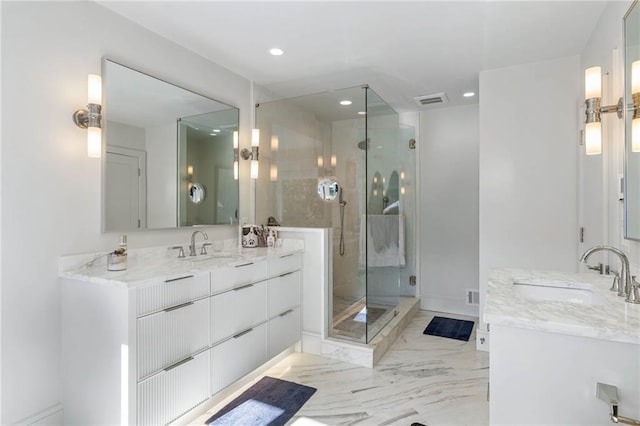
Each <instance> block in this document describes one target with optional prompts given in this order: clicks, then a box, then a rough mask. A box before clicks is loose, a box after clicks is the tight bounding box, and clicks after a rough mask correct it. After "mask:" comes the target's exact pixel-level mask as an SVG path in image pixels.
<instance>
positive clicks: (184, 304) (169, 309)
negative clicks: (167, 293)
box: [163, 302, 194, 312]
mask: <svg viewBox="0 0 640 426" xmlns="http://www.w3.org/2000/svg"><path fill="white" fill-rule="evenodd" d="M193 303H194V302H185V303H181V304H180V305H176V306H172V307H170V308H167V309H163V311H164V312H171V311H175V310H176V309H180V308H184V307H186V306H190V305H193Z"/></svg>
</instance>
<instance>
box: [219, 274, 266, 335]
mask: <svg viewBox="0 0 640 426" xmlns="http://www.w3.org/2000/svg"><path fill="white" fill-rule="evenodd" d="M266 298H267V282H266V281H261V282H259V283H255V284H246V285H244V286H241V287H237V288H235V289H234V290H230V291H227V292H224V293H221V294H217V295H215V296H213V297H211V335H212V339H211V340H212V343H214V344H215V343H216V342H219V341H221V340H223V339H225V338H227V337H230V336H233V335H235V334H237V333H239V332H241V331H244V330H246V329H248V328H250V327H252V326H254V325H258V324H260V323H263V322H265V321H266V320H267V306H266V303H265V300H266Z"/></svg>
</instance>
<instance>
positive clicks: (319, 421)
mask: <svg viewBox="0 0 640 426" xmlns="http://www.w3.org/2000/svg"><path fill="white" fill-rule="evenodd" d="M435 315H440V316H447V317H451V318H458V319H468V320H475V319H474V318H469V317H465V316H460V315H451V314H440V313H436V312H429V311H420V312H419V313H418V314H417V315H416V316H415V318H414V319H413V321H412V322H411V323H410V324H409V326H408V327H407V328H406V329H405V331H404V332H403V333H402V334H401V335H400V337H398V339H397V340H396V342H395V343H394V344H393V345H392V346H391V348H390V349H389V351H388V352H387V353H386V354H385V355H384V356H383V358H382V359H381V360H380V362H379V363H378V364H377V365H376V366H375V367H374V368H373V369H370V368H366V367H359V366H355V365H352V364H347V363H344V362H341V361H336V360H331V359H327V358H323V357H319V356H315V355H310V354H304V353H293V354H291V355H289V356H287V357H286V358H284V359H283V360H282V361H280V362H279V363H277V364H275V365H274V366H273V367H271V368H270V369H269V370H267V371H266V373H265V374H264V375H267V376H272V377H277V378H280V379H283V380H289V381H293V382H297V383H301V384H304V385H307V386H312V387H315V388H317V389H318V390H317V392H316V393H315V394H314V395H313V396H312V397H311V399H309V401H307V403H306V404H305V405H304V406H303V407H302V408H301V409H300V411H298V413H297V414H296V416H295V417H294V418H292V419H291V420H290V421H289V422H288V423H287V424H288V425H295V426H308V425H315V426H317V425H362V426H365V425H367V426H368V425H372V426H373V425H375V426H382V425H406V426H410V425H411V424H412V423H414V422H419V423H422V424H425V425H429V426H436V425H474V426H475V425H488V424H489V403H488V402H487V383H488V380H489V354H488V353H486V352H480V351H476V349H475V327H474V331H473V333H472V335H471V338H470V339H469V341H468V342H463V341H458V340H453V339H447V338H442V337H436V336H428V335H424V334H422V332H423V330H424V329H425V327H426V326H427V324H428V323H429V321H431V319H432V318H433V317H434V316H435ZM255 381H257V379H256V380H254V381H253V382H251V383H250V384H248V385H247V386H245V387H244V388H243V389H241V390H240V391H238V392H237V393H236V394H235V395H233V397H235V396H237V395H238V394H240V393H241V392H242V391H243V390H244V389H246V388H247V387H249V386H250V385H251V384H253V383H254V382H255ZM233 397H230V398H227V399H226V400H225V401H223V402H222V403H220V404H218V405H216V406H214V407H212V408H211V409H210V410H208V411H207V413H205V414H203V415H202V416H200V417H199V418H198V419H197V420H196V421H195V422H194V423H192V424H199V425H202V424H203V423H204V421H205V420H207V419H208V418H209V417H210V416H212V415H213V414H214V413H215V412H216V411H218V410H219V409H221V408H222V407H223V406H224V405H225V404H226V403H227V402H228V401H230V400H231V399H233ZM247 426H249V425H247Z"/></svg>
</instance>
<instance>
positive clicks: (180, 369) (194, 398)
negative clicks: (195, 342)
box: [138, 350, 210, 426]
mask: <svg viewBox="0 0 640 426" xmlns="http://www.w3.org/2000/svg"><path fill="white" fill-rule="evenodd" d="M209 365H210V354H209V350H206V351H204V352H201V353H200V354H198V355H196V356H194V357H193V358H192V359H187V360H185V362H183V363H180V364H179V365H176V366H172V367H169V368H167V369H166V370H163V371H161V372H160V373H158V374H156V375H154V376H151V377H149V378H148V379H146V380H144V381H142V382H140V383H138V424H139V425H154V426H157V425H166V424H169V423H171V422H172V421H174V420H176V419H177V418H178V417H180V416H181V415H183V414H185V413H186V412H188V411H189V410H191V409H193V408H194V407H196V406H198V405H199V404H201V403H203V402H205V401H206V400H208V399H209V387H210V382H209V378H210V369H209Z"/></svg>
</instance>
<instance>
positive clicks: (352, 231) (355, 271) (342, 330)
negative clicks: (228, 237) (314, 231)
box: [256, 86, 414, 343]
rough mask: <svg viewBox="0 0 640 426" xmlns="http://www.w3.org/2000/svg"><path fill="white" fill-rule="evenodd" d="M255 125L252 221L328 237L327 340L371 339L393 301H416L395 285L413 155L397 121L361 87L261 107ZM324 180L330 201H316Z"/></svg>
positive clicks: (394, 306)
mask: <svg viewBox="0 0 640 426" xmlns="http://www.w3.org/2000/svg"><path fill="white" fill-rule="evenodd" d="M256 124H257V127H258V128H259V129H260V139H261V141H260V175H259V176H258V179H257V181H256V220H258V221H259V222H260V223H265V222H266V220H267V218H268V217H270V216H273V217H275V218H276V219H277V220H278V221H279V222H280V223H281V224H282V226H287V227H317V228H329V229H330V230H331V238H332V244H331V251H332V253H331V259H332V273H331V282H330V284H329V285H330V287H329V289H328V290H329V291H328V295H329V299H328V301H327V305H328V312H327V313H328V315H327V316H328V317H329V320H328V324H327V326H328V330H329V331H328V334H329V337H332V338H338V339H346V340H349V341H355V342H359V343H367V342H369V341H371V339H372V338H373V337H374V336H375V335H376V333H377V332H378V331H379V330H380V329H381V328H382V327H384V325H385V324H387V323H388V321H389V320H390V319H391V318H393V316H394V315H395V313H396V310H397V306H398V298H399V296H400V295H410V296H413V295H414V290H413V288H411V289H410V290H411V293H410V294H407V293H406V292H404V290H403V286H404V282H401V281H403V280H404V278H401V275H402V272H401V271H403V270H406V269H407V268H406V267H404V269H403V267H402V266H400V265H401V264H402V262H401V261H400V259H401V256H402V254H403V252H404V255H405V257H407V256H408V255H409V254H408V252H407V251H404V250H402V249H401V247H400V245H401V244H402V241H401V240H400V234H399V233H398V232H399V231H400V230H402V229H404V228H400V227H401V226H402V223H401V220H402V219H401V218H404V219H405V223H408V221H406V219H407V218H408V216H407V215H406V214H404V215H403V213H404V212H406V211H408V210H407V207H406V205H405V204H403V203H404V199H403V194H402V192H403V187H402V185H403V179H404V178H403V176H404V175H403V173H406V165H404V164H405V163H403V162H408V161H412V157H411V158H407V156H406V149H403V150H401V149H400V147H406V142H405V143H404V145H403V144H402V143H401V142H400V140H401V139H406V135H402V134H401V129H400V127H399V125H398V115H397V114H396V113H395V111H393V109H391V108H390V107H389V106H388V105H387V104H386V103H385V102H384V101H383V100H382V99H380V97H379V96H377V95H376V94H375V93H374V92H373V91H372V90H370V89H368V88H367V87H366V86H363V87H351V88H347V89H341V90H334V91H331V92H324V93H318V94H314V95H309V96H302V97H298V98H291V99H285V100H281V101H274V102H265V103H261V104H260V105H259V106H258V107H257V108H256ZM323 178H333V179H335V180H336V181H337V182H338V185H339V187H340V190H339V194H338V197H336V199H334V200H331V201H323V200H321V199H320V197H318V195H317V191H316V186H317V183H318V181H319V180H321V179H323ZM413 205H414V204H412V205H411V208H413ZM385 209H387V210H386V211H383V210H385ZM369 220H373V221H374V223H373V224H369V226H368V221H369ZM387 222H388V223H387ZM406 227H407V228H406V229H407V231H409V230H412V228H409V225H406ZM404 235H405V240H410V239H411V238H407V237H406V236H407V235H413V234H408V233H405V234H404ZM409 246H410V245H407V247H409ZM407 262H408V261H405V263H407Z"/></svg>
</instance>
